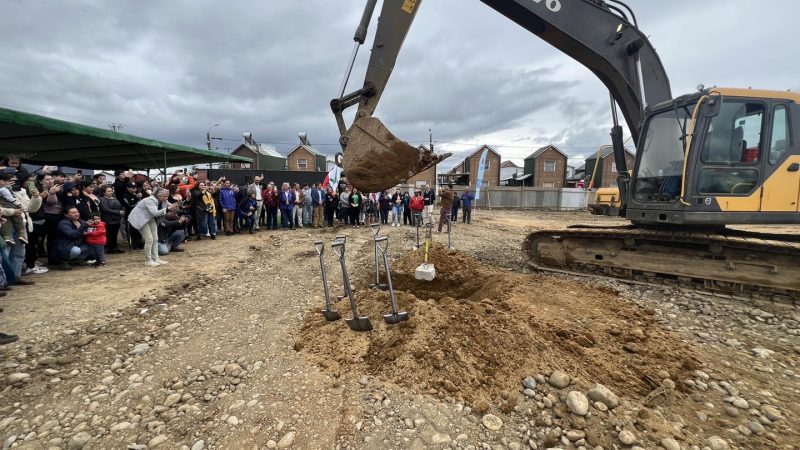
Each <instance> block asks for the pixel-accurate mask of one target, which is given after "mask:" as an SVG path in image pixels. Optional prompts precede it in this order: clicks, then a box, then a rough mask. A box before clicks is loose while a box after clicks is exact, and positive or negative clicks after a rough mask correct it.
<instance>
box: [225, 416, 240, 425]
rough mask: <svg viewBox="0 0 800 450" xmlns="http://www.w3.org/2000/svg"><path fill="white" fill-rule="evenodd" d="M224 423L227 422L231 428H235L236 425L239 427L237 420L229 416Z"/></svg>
mask: <svg viewBox="0 0 800 450" xmlns="http://www.w3.org/2000/svg"><path fill="white" fill-rule="evenodd" d="M226 422H228V423H229V424H231V425H233V426H236V425H239V418H238V417H236V416H230V417H228V420H227V421H226Z"/></svg>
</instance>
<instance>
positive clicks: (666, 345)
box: [296, 248, 699, 407]
mask: <svg viewBox="0 0 800 450" xmlns="http://www.w3.org/2000/svg"><path fill="white" fill-rule="evenodd" d="M434 250H435V251H433V252H432V254H431V261H432V262H433V264H434V265H435V267H436V273H437V276H436V280H434V281H433V282H425V281H417V280H415V279H414V269H415V268H416V267H417V266H418V265H419V263H420V262H421V260H422V258H421V255H422V253H421V251H416V252H409V253H406V254H404V255H402V256H401V257H400V258H399V260H398V261H397V262H395V264H394V267H393V270H392V281H393V283H394V286H395V289H396V299H397V303H398V306H399V308H400V309H401V310H405V311H408V312H409V314H410V316H411V318H410V319H409V320H408V321H407V322H403V323H401V324H399V325H386V324H385V323H384V322H383V319H382V314H386V313H388V312H389V302H388V298H389V294H388V292H383V291H375V290H360V291H357V292H356V293H355V296H356V301H357V302H358V305H359V308H360V310H361V313H362V314H366V315H368V316H369V317H370V319H371V321H372V323H373V326H374V327H375V329H374V330H373V331H371V332H366V333H359V332H354V331H351V330H350V329H349V328H347V325H346V324H345V323H344V322H343V321H336V322H326V321H325V320H324V318H323V317H322V315H321V314H320V313H319V309H314V310H310V311H308V313H307V315H306V318H305V322H304V325H303V327H302V329H301V332H300V335H299V337H298V339H297V343H296V348H298V349H300V350H301V351H303V352H304V353H306V354H307V355H308V357H309V358H310V359H311V360H312V361H314V362H315V363H316V364H318V365H319V366H321V367H323V368H325V369H327V370H330V371H332V372H333V373H334V374H337V375H346V374H351V375H359V376H360V375H361V374H368V375H373V376H376V377H379V378H380V379H383V380H386V381H389V382H392V383H396V384H398V385H402V386H406V387H408V388H411V389H412V390H414V391H416V392H425V393H430V394H433V395H437V396H439V397H451V398H456V399H459V400H463V401H465V402H466V403H467V404H470V405H472V406H473V407H475V406H478V407H480V405H481V404H482V403H483V402H488V403H489V404H495V405H501V404H509V402H511V403H513V401H515V400H514V399H516V395H515V393H516V391H518V390H519V387H520V380H521V379H522V378H523V377H525V376H529V375H533V374H536V373H543V374H549V373H550V372H551V371H552V370H555V369H562V370H564V371H566V372H567V373H569V374H571V375H572V376H573V377H578V378H579V379H582V380H583V384H587V385H588V384H591V383H595V382H598V383H603V384H605V385H606V386H608V387H610V388H611V389H613V390H616V391H617V392H619V393H620V394H627V395H633V396H641V397H644V396H645V395H647V394H648V393H649V392H650V391H652V389H653V385H652V384H651V383H649V382H648V381H647V378H648V377H650V378H651V379H654V380H660V378H659V377H658V376H657V373H658V371H659V370H666V371H667V372H668V373H669V374H670V375H671V377H672V378H673V379H682V378H683V376H684V375H686V373H687V372H689V371H691V370H694V369H696V368H697V367H698V366H699V362H698V359H697V357H696V356H695V351H694V350H693V349H692V348H690V347H689V346H688V344H686V343H685V342H684V341H683V340H682V339H681V338H680V337H679V336H678V335H677V334H675V333H673V332H670V331H668V330H665V329H663V328H662V327H661V326H660V325H659V324H658V323H656V322H655V321H654V319H653V317H652V314H653V313H654V311H647V310H643V309H641V308H638V307H636V306H635V305H632V304H630V303H628V302H626V301H624V300H622V299H620V298H619V297H618V295H617V293H616V292H615V291H613V290H611V289H608V288H603V287H597V286H593V285H592V283H591V282H590V281H586V282H576V281H574V280H567V279H562V278H559V277H554V276H545V275H522V274H515V273H509V272H503V271H499V270H496V269H493V268H491V267H488V266H485V265H483V264H482V263H481V262H479V261H477V260H475V259H474V258H472V257H470V256H468V255H466V254H463V253H460V252H457V251H449V250H447V249H445V248H436V249H434ZM335 309H337V310H339V311H340V312H341V313H342V315H343V317H349V316H350V308H349V305H348V303H347V302H346V301H341V302H337V303H336V304H335ZM512 394H514V395H512ZM509 399H511V400H509ZM511 406H513V404H512V405H511Z"/></svg>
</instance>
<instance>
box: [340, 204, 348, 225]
mask: <svg viewBox="0 0 800 450" xmlns="http://www.w3.org/2000/svg"><path fill="white" fill-rule="evenodd" d="M339 220H341V221H342V222H344V224H345V225H347V223H348V222H349V221H350V207H349V206H348V207H344V206H342V207H340V208H339Z"/></svg>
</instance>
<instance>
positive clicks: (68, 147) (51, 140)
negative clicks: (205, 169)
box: [0, 108, 250, 169]
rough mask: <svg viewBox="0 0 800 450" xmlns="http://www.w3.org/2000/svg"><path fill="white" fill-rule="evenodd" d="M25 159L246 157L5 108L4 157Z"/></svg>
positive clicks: (140, 161)
mask: <svg viewBox="0 0 800 450" xmlns="http://www.w3.org/2000/svg"><path fill="white" fill-rule="evenodd" d="M9 154H19V155H20V156H21V157H22V159H23V160H24V161H25V162H26V163H34V164H53V165H58V166H71V167H82V168H85V169H117V168H119V169H159V168H164V166H165V165H169V166H183V165H191V164H198V163H208V162H222V161H244V162H249V161H250V158H244V157H241V156H236V155H228V154H226V153H220V152H215V151H210V150H204V149H199V148H194V147H188V146H185V145H179V144H172V143H169V142H164V141H158V140H155V139H148V138H143V137H139V136H133V135H131V134H125V133H119V132H116V131H112V130H105V129H102V128H95V127H91V126H88V125H82V124H79V123H74V122H66V121H63V120H58V119H53V118H50V117H45V116H40V115H37V114H30V113H24V112H21V111H15V110H12V109H6V108H0V155H9Z"/></svg>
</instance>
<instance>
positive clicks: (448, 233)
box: [447, 215, 453, 250]
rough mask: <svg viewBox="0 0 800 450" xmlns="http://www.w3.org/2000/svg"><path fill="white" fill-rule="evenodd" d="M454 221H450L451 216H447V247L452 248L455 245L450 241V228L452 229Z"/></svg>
mask: <svg viewBox="0 0 800 450" xmlns="http://www.w3.org/2000/svg"><path fill="white" fill-rule="evenodd" d="M452 225H453V223H452V222H451V221H450V216H449V215H448V216H447V248H448V249H450V250H452V249H453V245H452V244H451V243H450V230H451V229H452Z"/></svg>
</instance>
